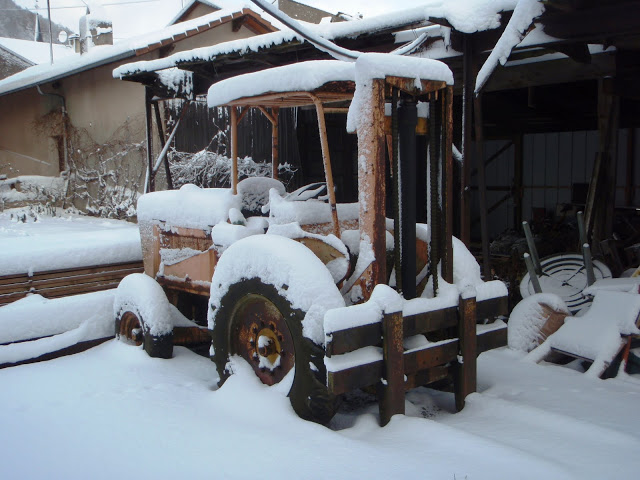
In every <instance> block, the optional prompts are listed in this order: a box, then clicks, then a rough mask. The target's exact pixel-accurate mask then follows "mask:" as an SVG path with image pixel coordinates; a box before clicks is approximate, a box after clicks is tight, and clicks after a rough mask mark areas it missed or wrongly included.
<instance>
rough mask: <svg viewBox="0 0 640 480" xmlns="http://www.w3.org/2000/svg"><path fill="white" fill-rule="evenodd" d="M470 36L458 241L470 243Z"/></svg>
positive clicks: (465, 71) (467, 38)
mask: <svg viewBox="0 0 640 480" xmlns="http://www.w3.org/2000/svg"><path fill="white" fill-rule="evenodd" d="M471 38H472V37H471V36H470V35H464V37H463V42H464V43H463V48H464V53H463V55H464V56H463V66H462V68H463V73H462V75H463V93H462V173H461V175H460V210H461V215H460V240H462V241H463V243H464V244H465V245H467V246H468V245H469V244H470V243H471V198H470V197H471V190H470V188H469V187H470V185H471V159H472V155H471V129H472V125H473V123H472V120H473V119H472V115H473V108H472V107H473V90H474V69H473V43H472V39H471Z"/></svg>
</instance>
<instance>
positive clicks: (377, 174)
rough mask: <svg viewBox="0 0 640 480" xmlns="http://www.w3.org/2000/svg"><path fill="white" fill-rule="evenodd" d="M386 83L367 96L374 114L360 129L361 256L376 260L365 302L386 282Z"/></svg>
mask: <svg viewBox="0 0 640 480" xmlns="http://www.w3.org/2000/svg"><path fill="white" fill-rule="evenodd" d="M384 83H385V82H384V80H382V79H374V80H372V84H371V86H370V87H369V88H368V89H367V90H366V91H365V92H364V95H366V98H364V99H363V102H366V104H367V106H368V107H370V110H369V111H370V112H371V113H370V115H368V116H367V118H366V119H361V120H360V124H359V126H358V200H359V204H360V252H361V253H362V252H364V251H366V250H367V249H369V248H371V250H373V255H374V259H375V260H374V261H373V262H372V263H371V264H370V265H369V266H368V267H367V268H366V269H365V271H364V273H363V275H362V277H361V278H362V281H361V282H360V287H361V288H362V293H363V296H364V299H365V300H368V299H369V297H370V296H371V292H372V291H373V288H374V287H375V286H376V285H377V284H378V283H382V282H383V281H384V279H385V278H386V275H385V274H386V250H387V247H386V233H385V232H386V229H385V223H386V222H385V167H386V165H385V135H384ZM363 247H364V248H363Z"/></svg>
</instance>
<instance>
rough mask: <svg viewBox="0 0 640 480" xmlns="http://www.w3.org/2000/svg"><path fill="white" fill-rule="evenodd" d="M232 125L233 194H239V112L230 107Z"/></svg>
mask: <svg viewBox="0 0 640 480" xmlns="http://www.w3.org/2000/svg"><path fill="white" fill-rule="evenodd" d="M229 110H230V114H231V118H230V123H231V193H233V194H234V195H237V194H238V110H237V109H236V107H230V108H229Z"/></svg>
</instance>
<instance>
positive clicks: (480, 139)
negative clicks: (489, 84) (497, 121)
mask: <svg viewBox="0 0 640 480" xmlns="http://www.w3.org/2000/svg"><path fill="white" fill-rule="evenodd" d="M473 107H474V108H473V112H474V120H475V121H474V125H475V130H476V159H477V161H478V189H479V190H480V202H479V203H480V230H481V235H482V273H483V275H484V278H485V279H489V278H491V260H490V258H489V225H488V222H487V214H488V212H487V188H486V186H487V183H486V177H485V170H484V162H483V161H482V157H483V154H484V130H483V124H482V93H481V94H479V95H478V96H476V97H475V98H474V101H473Z"/></svg>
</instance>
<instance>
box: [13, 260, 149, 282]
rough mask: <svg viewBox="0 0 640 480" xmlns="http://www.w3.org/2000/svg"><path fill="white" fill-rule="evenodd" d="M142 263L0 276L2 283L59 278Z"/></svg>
mask: <svg viewBox="0 0 640 480" xmlns="http://www.w3.org/2000/svg"><path fill="white" fill-rule="evenodd" d="M141 265H142V262H140V261H135V262H123V263H108V264H103V265H94V266H91V267H80V268H64V269H58V270H45V271H41V272H36V273H34V274H33V275H31V276H29V275H27V274H24V273H22V274H19V275H5V276H2V277H0V284H2V283H4V282H3V280H5V279H6V280H10V279H12V278H26V279H30V280H41V279H44V278H57V277H60V276H64V275H66V274H69V275H86V274H89V273H98V272H103V271H111V270H120V269H126V268H138V267H140V266H141Z"/></svg>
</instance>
